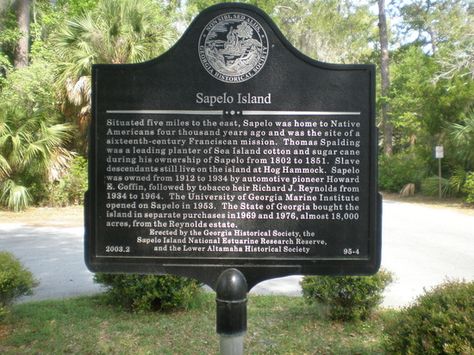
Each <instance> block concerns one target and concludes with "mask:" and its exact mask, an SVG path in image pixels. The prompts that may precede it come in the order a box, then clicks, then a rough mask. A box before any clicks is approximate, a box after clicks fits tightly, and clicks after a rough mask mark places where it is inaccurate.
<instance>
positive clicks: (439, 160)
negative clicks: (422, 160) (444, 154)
mask: <svg viewBox="0 0 474 355" xmlns="http://www.w3.org/2000/svg"><path fill="white" fill-rule="evenodd" d="M438 195H439V196H438V197H439V199H440V200H441V198H442V194H441V158H439V159H438Z"/></svg>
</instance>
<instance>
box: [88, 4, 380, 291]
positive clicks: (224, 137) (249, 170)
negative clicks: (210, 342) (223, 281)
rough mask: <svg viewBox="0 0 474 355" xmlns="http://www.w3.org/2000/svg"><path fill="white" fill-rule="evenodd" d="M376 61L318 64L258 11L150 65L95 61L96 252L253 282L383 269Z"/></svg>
mask: <svg viewBox="0 0 474 355" xmlns="http://www.w3.org/2000/svg"><path fill="white" fill-rule="evenodd" d="M374 76H375V69H374V67H373V66H372V65H333V64H325V63H320V62H316V61H314V60H312V59H310V58H308V57H306V56H304V55H303V54H301V53H300V52H298V51H297V50H296V49H294V48H293V47H292V46H291V45H290V44H289V43H288V42H287V41H286V40H285V39H284V37H283V36H282V34H281V33H280V32H279V30H278V29H277V28H276V26H275V25H274V23H273V22H272V21H271V20H270V19H269V18H268V16H267V15H265V14H264V13H263V12H261V11H260V10H258V9H257V8H254V7H251V6H247V5H241V4H222V5H218V6H214V7H211V8H209V9H208V10H206V11H204V12H202V13H201V14H200V15H199V16H198V17H197V18H196V20H195V21H194V22H193V23H192V24H191V26H190V27H189V29H188V30H187V31H186V33H185V34H184V35H183V37H182V38H181V39H180V41H179V42H178V43H177V44H176V45H175V46H174V47H173V48H172V49H170V50H169V51H168V52H167V53H165V54H164V55H162V56H160V57H159V58H157V59H154V60H152V61H150V62H146V63H140V64H133V65H95V66H94V67H93V88H92V95H93V120H92V124H91V130H90V156H89V169H90V176H89V183H90V188H89V192H88V194H87V206H86V262H87V265H88V267H89V268H90V269H91V270H93V271H105V272H144V273H168V272H169V273H177V274H181V275H187V276H191V277H196V278H198V279H200V280H201V281H204V282H207V283H210V284H212V282H213V281H214V280H215V278H216V277H217V276H218V274H219V273H220V272H221V271H222V270H224V269H226V268H228V267H236V268H238V269H240V270H241V271H242V272H243V273H244V274H245V275H246V277H247V280H248V282H249V284H250V286H252V285H254V284H255V283H257V282H259V281H261V280H263V279H266V278H271V277H276V276H284V275H288V274H367V273H373V272H375V271H376V270H377V269H378V267H379V264H380V230H381V225H380V216H381V210H380V201H379V198H378V194H377V187H376V186H377V183H376V177H377V160H376V157H377V140H376V128H375V118H374V117H375V112H374V86H375V77H374Z"/></svg>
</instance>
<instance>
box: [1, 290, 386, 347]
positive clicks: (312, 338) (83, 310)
mask: <svg viewBox="0 0 474 355" xmlns="http://www.w3.org/2000/svg"><path fill="white" fill-rule="evenodd" d="M214 297H215V295H214V293H205V294H202V295H201V296H199V299H197V300H196V302H195V303H196V304H195V305H194V306H193V307H192V309H190V310H188V311H180V312H174V313H129V312H126V311H120V310H118V309H116V308H114V307H111V306H107V305H104V303H103V301H102V298H101V296H94V297H81V298H74V299H69V300H61V301H43V302H35V303H26V304H19V305H15V306H14V307H13V310H12V312H11V313H10V315H8V316H7V318H6V319H5V320H4V321H3V323H0V353H2V354H63V353H74V354H78V353H80V354H217V353H218V351H219V345H218V344H219V339H218V336H217V335H216V333H215V300H214ZM393 312H395V311H380V312H379V313H377V314H375V315H374V317H373V318H372V319H371V320H369V321H367V322H356V323H338V322H331V321H327V320H324V319H323V318H322V317H321V314H320V312H319V311H318V309H317V308H316V307H315V306H309V305H307V304H305V303H304V301H303V299H302V298H301V297H284V296H251V297H250V299H249V305H248V332H247V335H246V338H245V342H246V343H245V351H246V353H248V354H349V353H350V354H380V353H383V351H382V346H381V341H382V330H383V322H384V318H387V317H390V316H391V315H392V313H393Z"/></svg>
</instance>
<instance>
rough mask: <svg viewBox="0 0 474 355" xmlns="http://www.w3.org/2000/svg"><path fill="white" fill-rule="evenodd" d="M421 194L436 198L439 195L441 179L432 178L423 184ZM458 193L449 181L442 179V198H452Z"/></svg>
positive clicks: (425, 180)
mask: <svg viewBox="0 0 474 355" xmlns="http://www.w3.org/2000/svg"><path fill="white" fill-rule="evenodd" d="M421 193H422V194H423V195H426V196H432V197H436V196H438V195H439V177H438V176H430V177H428V178H426V179H424V180H423V181H422V182H421ZM455 195H456V191H455V189H454V188H453V186H452V184H451V183H450V181H449V180H448V179H444V178H441V196H442V197H452V196H455Z"/></svg>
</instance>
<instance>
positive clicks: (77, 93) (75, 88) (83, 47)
mask: <svg viewBox="0 0 474 355" xmlns="http://www.w3.org/2000/svg"><path fill="white" fill-rule="evenodd" d="M173 39H174V31H173V28H172V26H171V22H170V19H169V18H168V17H167V16H166V13H165V11H164V9H163V8H162V7H161V6H160V3H159V2H156V1H152V0H143V1H137V0H123V1H114V0H101V1H99V3H98V4H97V7H95V8H94V9H93V10H92V11H90V12H86V13H83V14H81V15H79V16H78V17H75V18H73V19H71V20H69V21H67V22H66V23H65V24H64V26H62V28H61V30H60V32H59V33H57V34H56V36H55V37H54V40H53V43H54V48H55V51H56V55H57V58H58V67H59V76H58V86H59V91H60V93H61V94H62V100H63V111H64V112H66V114H68V115H72V116H75V118H76V119H75V122H76V123H77V124H78V127H79V128H80V132H79V133H80V134H78V138H79V142H80V143H81V144H82V145H81V146H79V147H78V148H79V149H80V150H82V151H83V152H85V146H86V142H85V139H86V137H85V134H86V129H87V126H88V122H89V119H90V109H91V103H90V94H91V92H90V91H91V83H90V80H91V78H90V75H91V70H92V64H95V63H112V64H123V63H137V62H143V61H146V60H149V59H151V58H154V57H156V56H158V54H160V53H162V52H163V51H164V50H165V49H166V48H168V47H169V46H170V44H171V41H172V40H173ZM69 111H72V112H69Z"/></svg>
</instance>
